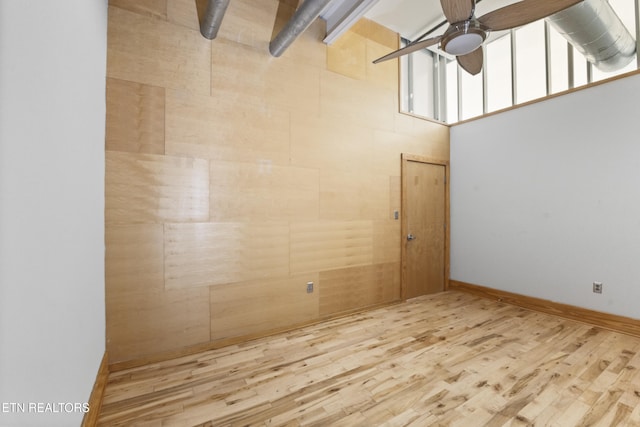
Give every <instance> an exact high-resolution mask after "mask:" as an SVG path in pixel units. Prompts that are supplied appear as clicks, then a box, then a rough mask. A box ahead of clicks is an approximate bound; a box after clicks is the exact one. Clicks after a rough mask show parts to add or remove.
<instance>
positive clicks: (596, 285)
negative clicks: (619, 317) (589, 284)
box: [593, 282, 602, 294]
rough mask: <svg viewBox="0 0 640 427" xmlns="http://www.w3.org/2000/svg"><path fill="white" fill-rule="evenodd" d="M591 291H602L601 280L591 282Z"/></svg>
mask: <svg viewBox="0 0 640 427" xmlns="http://www.w3.org/2000/svg"><path fill="white" fill-rule="evenodd" d="M593 292H594V293H596V294H601V293H602V282H593Z"/></svg>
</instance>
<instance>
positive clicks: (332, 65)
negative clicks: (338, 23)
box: [327, 31, 368, 80]
mask: <svg viewBox="0 0 640 427" xmlns="http://www.w3.org/2000/svg"><path fill="white" fill-rule="evenodd" d="M367 67H368V64H367V39H366V38H365V37H363V36H361V35H360V34H358V33H356V32H354V31H349V32H347V33H345V34H343V35H342V36H341V37H339V38H338V39H337V40H336V41H335V42H334V43H333V44H331V45H329V47H328V48H327V69H329V70H331V71H333V72H336V73H339V74H342V75H343V76H346V77H351V78H353V79H359V80H364V79H366V78H367Z"/></svg>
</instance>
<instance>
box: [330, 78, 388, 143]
mask: <svg viewBox="0 0 640 427" xmlns="http://www.w3.org/2000/svg"><path fill="white" fill-rule="evenodd" d="M396 95H397V94H396V93H395V92H394V91H393V90H391V89H384V88H379V87H375V86H372V85H371V84H370V83H368V82H367V81H364V80H355V79H352V78H349V77H345V76H342V75H339V74H336V73H333V72H329V71H325V72H322V73H321V74H320V113H321V114H322V115H323V116H329V117H330V116H339V117H340V118H341V119H345V120H347V121H350V122H352V123H358V124H360V125H362V126H366V127H368V128H372V129H383V130H392V129H393V128H394V122H393V115H394V113H395V111H396V110H397V104H396V103H397V96H396ZM363 105H367V106H368V107H367V108H361V107H362V106H363Z"/></svg>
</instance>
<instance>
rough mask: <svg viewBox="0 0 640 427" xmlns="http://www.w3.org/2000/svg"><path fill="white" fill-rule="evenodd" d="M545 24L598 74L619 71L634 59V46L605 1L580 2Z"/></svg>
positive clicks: (554, 15)
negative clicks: (592, 66)
mask: <svg viewBox="0 0 640 427" xmlns="http://www.w3.org/2000/svg"><path fill="white" fill-rule="evenodd" d="M546 20H547V22H549V23H550V24H551V25H553V27H554V28H555V29H556V30H557V31H558V32H559V33H560V34H562V35H563V36H564V38H566V39H567V40H568V41H569V43H571V44H572V45H573V47H575V48H576V49H577V50H578V51H579V52H580V53H582V54H583V55H584V57H585V58H586V59H587V61H589V62H591V63H592V64H594V65H595V66H596V67H598V69H600V70H602V71H615V70H619V69H620V68H622V67H624V66H626V65H627V64H629V63H630V62H631V61H632V60H633V58H634V53H635V52H636V42H635V40H634V39H633V36H632V35H631V34H630V33H629V31H628V30H627V28H626V27H625V26H624V24H623V23H622V21H621V20H620V18H619V17H618V15H616V13H615V11H614V10H613V9H612V8H611V5H609V2H608V1H606V0H584V1H583V2H581V3H578V4H576V5H575V6H572V7H570V8H568V9H565V10H563V11H561V12H558V13H556V14H553V15H551V16H549V17H548V18H546Z"/></svg>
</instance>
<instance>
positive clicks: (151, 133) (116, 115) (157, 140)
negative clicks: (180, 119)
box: [105, 79, 164, 154]
mask: <svg viewBox="0 0 640 427" xmlns="http://www.w3.org/2000/svg"><path fill="white" fill-rule="evenodd" d="M107 122H108V123H109V124H110V126H107V128H106V138H105V139H106V149H107V150H112V151H129V152H132V153H150V154H164V88H161V87H154V86H148V85H143V84H140V83H134V82H126V81H123V80H118V79H107Z"/></svg>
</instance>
